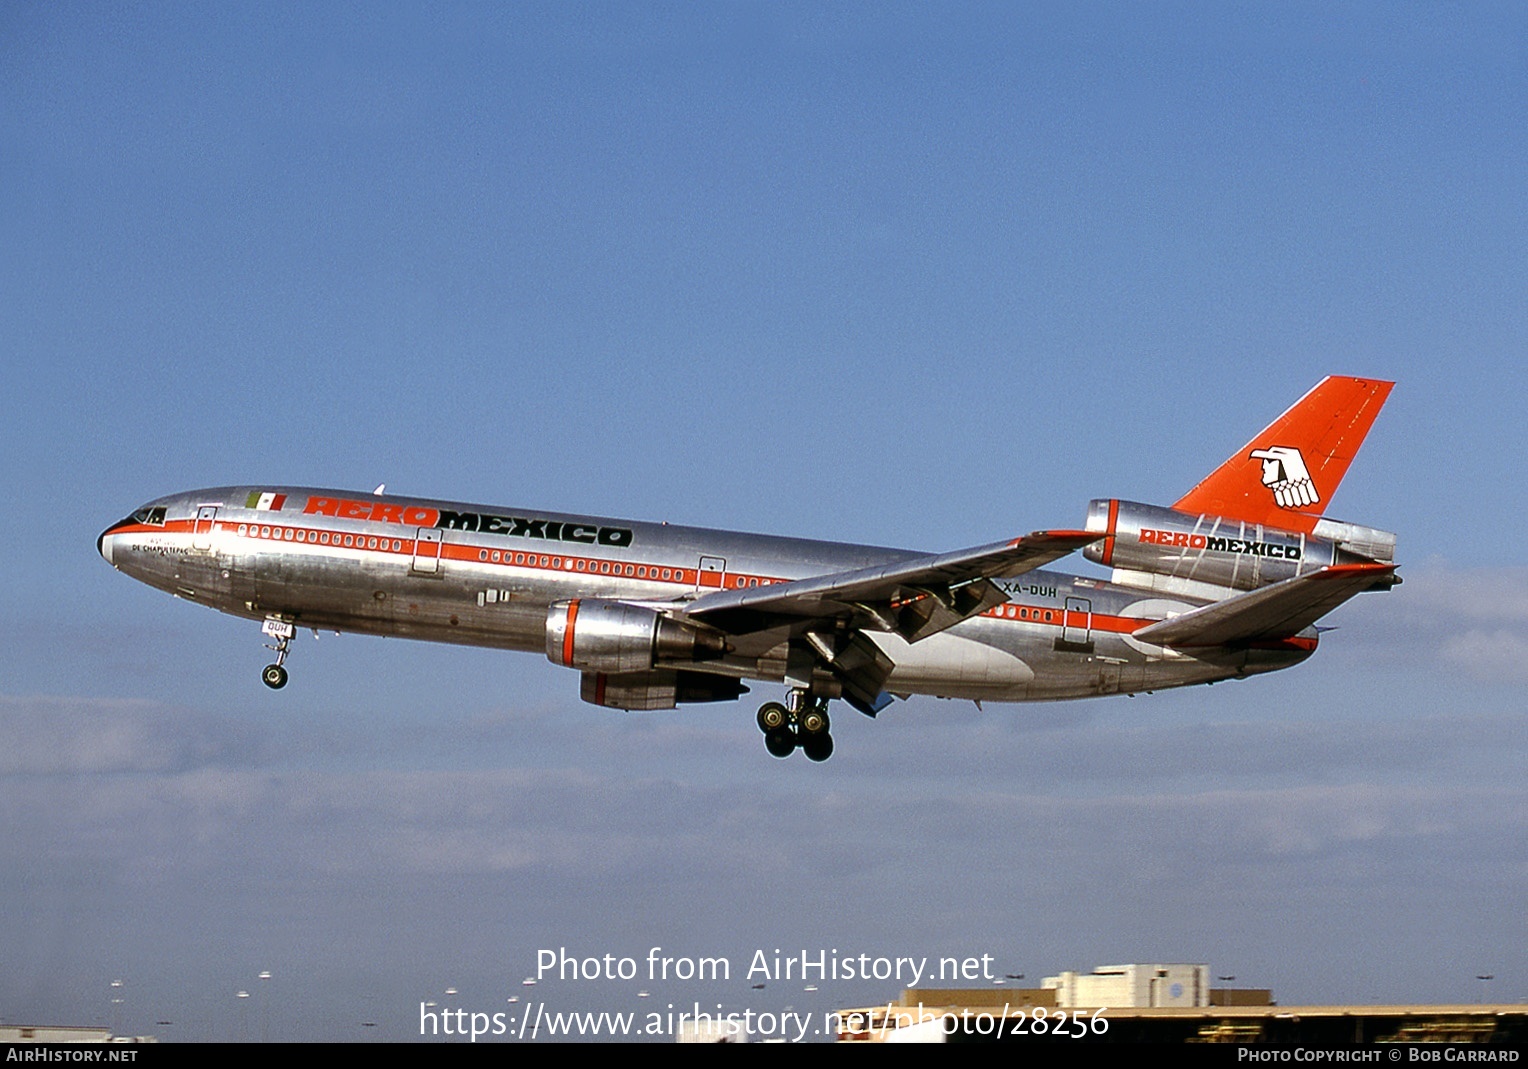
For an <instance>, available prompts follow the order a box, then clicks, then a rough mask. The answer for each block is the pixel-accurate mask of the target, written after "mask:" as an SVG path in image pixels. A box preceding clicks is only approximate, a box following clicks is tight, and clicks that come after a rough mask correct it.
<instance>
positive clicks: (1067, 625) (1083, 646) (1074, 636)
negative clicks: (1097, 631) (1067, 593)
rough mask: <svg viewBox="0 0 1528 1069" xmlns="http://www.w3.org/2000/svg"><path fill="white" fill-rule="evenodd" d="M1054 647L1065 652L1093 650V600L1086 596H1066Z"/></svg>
mask: <svg viewBox="0 0 1528 1069" xmlns="http://www.w3.org/2000/svg"><path fill="white" fill-rule="evenodd" d="M1056 649H1057V650H1058V651H1062V652H1066V653H1092V652H1093V602H1092V601H1090V600H1089V599H1087V598H1067V599H1066V611H1064V612H1063V613H1062V614H1061V637H1060V638H1058V639H1057V640H1056Z"/></svg>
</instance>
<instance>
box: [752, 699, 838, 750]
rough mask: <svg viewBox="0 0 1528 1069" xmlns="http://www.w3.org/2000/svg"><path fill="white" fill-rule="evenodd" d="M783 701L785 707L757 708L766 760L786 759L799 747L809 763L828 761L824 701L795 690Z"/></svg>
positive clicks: (774, 704) (829, 739)
mask: <svg viewBox="0 0 1528 1069" xmlns="http://www.w3.org/2000/svg"><path fill="white" fill-rule="evenodd" d="M787 700H788V703H789V704H788V705H781V704H780V703H779V702H765V703H764V704H763V705H761V706H759V717H758V720H759V730H760V731H762V732H763V733H764V748H765V749H766V750H768V751H769V753H770V756H772V757H789V756H790V755H791V754H793V753H795V752H796V748H797V747H800V748H801V751H802V753H804V754H806V756H807V760H809V761H826V760H827V759H828V758H830V757H832V756H833V736H832V735H830V734H828V729H829V728H830V727H832V724H831V723H830V721H829V720H828V699H826V698H818V697H814V696H813V695H811V694H810V693H808V692H807V691H805V690H800V689H797V690H793V691H791V693H790V697H789V699H787Z"/></svg>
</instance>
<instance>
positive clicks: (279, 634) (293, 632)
mask: <svg viewBox="0 0 1528 1069" xmlns="http://www.w3.org/2000/svg"><path fill="white" fill-rule="evenodd" d="M260 630H261V631H262V632H263V633H264V634H267V635H270V636H271V638H273V639H275V640H276V644H275V645H274V646H273V645H271V644H270V643H269V642H267V643H266V644H265V648H266V649H268V650H274V651H275V653H276V663H275V664H268V665H266V666H265V667H264V668H262V669H261V670H260V682H262V683H264V684H265V685H266V686H267V687H270V688H271V689H272V690H280V689H281V688H282V687H284V686H286V684H287V670H286V669H285V668H284V667H282V665H283V663H284V662H285V661H286V657H287V647H289V646H290V645H291V644H292V639H294V638H296V637H297V625H296V624H290V623H287V622H286V621H285V620H278V619H277V618H276V617H274V616H267V617H266V618H265V626H263V627H262V628H261V629H260Z"/></svg>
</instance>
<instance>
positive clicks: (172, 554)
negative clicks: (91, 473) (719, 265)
mask: <svg viewBox="0 0 1528 1069" xmlns="http://www.w3.org/2000/svg"><path fill="white" fill-rule="evenodd" d="M1393 385H1394V384H1393V383H1391V382H1386V381H1382V380H1375V379H1363V378H1353V377H1342V376H1329V377H1327V378H1325V379H1323V380H1322V381H1321V382H1320V383H1318V384H1317V385H1316V386H1315V387H1314V388H1313V389H1311V390H1310V391H1309V392H1308V393H1307V394H1306V395H1305V396H1304V397H1302V398H1301V399H1300V400H1299V401H1297V402H1296V403H1295V404H1294V405H1293V406H1291V407H1290V408H1289V409H1288V410H1287V411H1286V412H1284V414H1283V415H1281V416H1279V418H1278V419H1276V420H1274V421H1273V422H1272V423H1271V424H1269V425H1268V427H1267V428H1265V429H1264V430H1263V431H1262V432H1260V433H1259V434H1258V435H1257V436H1256V437H1254V438H1253V439H1252V440H1251V441H1250V442H1248V443H1247V444H1246V445H1245V446H1243V447H1242V448H1241V449H1240V450H1238V451H1237V452H1236V453H1233V454H1232V455H1231V457H1230V458H1229V459H1227V460H1226V461H1225V462H1224V463H1223V464H1221V465H1220V467H1218V468H1216V469H1215V470H1214V471H1213V472H1212V473H1211V474H1210V475H1209V476H1208V477H1206V478H1205V479H1204V480H1203V481H1201V482H1200V483H1199V484H1198V485H1197V486H1195V487H1194V488H1193V489H1191V490H1190V491H1189V492H1188V493H1187V494H1185V495H1184V496H1183V497H1181V498H1180V499H1179V500H1178V501H1176V502H1174V503H1173V504H1172V505H1171V506H1170V507H1168V506H1160V505H1148V504H1141V503H1138V502H1133V501H1122V500H1119V499H1116V498H1107V499H1099V500H1094V501H1093V502H1091V504H1090V505H1089V507H1088V512H1087V518H1086V521H1085V523H1084V526H1083V527H1082V528H1081V529H1050V530H1039V531H1035V532H1033V533H1031V534H1027V535H1023V536H1021V537H1017V538H1008V539H1005V540H1002V541H998V542H993V543H990V544H986V545H980V546H976V547H973V548H970V549H963V550H956V551H954V552H947V553H934V554H929V553H920V552H915V551H911V550H905V549H890V548H883V547H877V546H862V545H849V544H841V543H834V542H825V541H812V540H807V539H800V538H785V537H776V536H770V535H759V534H744V533H737V532H730V531H718V530H706V529H702V528H694V527H682V526H671V525H669V524H659V523H642V522H634V521H627V520H613V519H604V518H598V517H592V516H583V515H570V514H564V513H554V512H542V511H530V510H525V509H519V508H503V507H494V506H485V505H473V504H462V503H457V502H447V501H434V500H426V499H423V498H415V497H410V496H398V495H391V494H386V493H384V492H383V490H384V487H378V488H377V490H376V491H375V492H373V493H369V494H368V493H361V492H355V491H342V490H327V489H315V488H308V487H296V486H276V485H259V486H237V487H221V488H216V489H208V490H194V491H191V492H189V493H181V494H173V495H170V496H168V497H161V498H158V499H157V500H154V501H151V502H149V503H148V504H146V505H144V506H143V507H142V508H139V509H137V510H135V511H134V512H133V513H132V515H130V516H128V517H127V518H125V519H123V520H121V521H119V522H118V523H115V524H112V525H111V526H110V527H108V528H107V529H106V530H105V531H104V532H102V534H101V536H100V538H99V539H98V540H97V543H96V544H97V548H98V550H99V551H100V553H101V555H102V556H103V557H105V558H106V560H107V562H108V563H110V564H111V565H112V566H113V567H114V568H116V569H118V570H119V571H122V572H125V573H127V574H128V575H130V576H132V577H133V578H135V579H138V580H141V581H142V582H144V583H147V584H148V585H150V586H153V587H157V588H158V589H160V590H163V591H166V592H167V593H170V594H172V595H174V596H176V597H179V598H184V599H186V600H188V601H193V602H197V603H199V604H202V605H207V606H209V607H211V608H214V609H218V610H219V611H221V612H225V613H229V614H231V615H234V616H241V617H246V618H248V619H251V620H256V621H260V622H261V623H262V631H263V633H264V634H265V635H266V636H269V637H270V639H272V640H273V643H268V644H267V648H269V649H271V650H273V651H274V652H275V655H276V656H275V661H274V663H272V664H269V665H267V666H266V667H265V669H264V670H263V672H262V679H263V680H264V682H265V684H266V686H268V687H271V688H273V689H278V690H279V689H280V688H281V687H283V686H285V685H286V683H287V679H288V674H287V668H286V660H287V656H288V653H289V652H290V647H291V643H292V640H293V639H294V638H295V637H296V635H297V630H298V628H299V627H306V628H311V629H312V630H313V633H314V635H315V636H317V634H318V632H319V630H320V629H325V630H334V631H337V632H342V631H348V632H357V633H361V634H371V635H393V636H399V637H403V638H414V639H423V640H427V641H436V642H453V643H463V644H468V645H476V646H488V647H496V648H502V649H510V650H522V651H527V652H538V651H539V652H544V653H545V655H546V657H547V658H548V659H549V660H550V661H551V662H552V663H553V664H556V665H560V666H563V667H566V668H571V669H573V670H575V671H577V672H578V673H579V674H580V688H579V694H580V697H581V698H582V699H583V700H584V701H586V702H591V703H593V704H595V705H600V706H605V707H609V708H614V709H623V710H657V709H672V708H675V707H676V706H677V705H680V704H683V703H691V702H729V701H733V700H735V699H737V698H739V697H741V696H742V695H743V694H745V693H747V692H748V689H749V688H748V687H747V686H746V681H762V682H765V683H771V684H784V686H785V687H786V688H787V695H786V700H785V701H784V702H779V701H768V702H765V703H764V704H763V705H761V706H760V707H759V709H758V714H757V722H758V726H759V728H760V730H761V731H762V732H763V734H764V743H765V747H766V749H767V750H768V752H769V753H770V754H772V755H774V756H775V757H782V758H783V757H789V756H790V755H791V754H793V753H794V752H795V751H796V750H797V749H800V750H802V751H803V752H804V753H805V754H806V756H807V757H808V758H809V759H810V760H813V761H824V760H827V758H828V757H829V756H830V755H831V754H832V752H833V738H832V734H831V722H830V718H829V703H830V702H831V701H833V700H842V701H843V702H844V703H846V704H847V705H848V706H850V707H851V708H853V709H855V710H857V711H858V712H860V713H863V714H865V715H867V716H871V717H874V716H875V715H876V714H877V713H879V712H880V711H881V710H882V709H884V708H885V707H886V706H887V705H888V704H889V703H890V702H891V701H892V700H893V699H894V698H903V699H905V698H908V697H910V696H912V695H915V694H920V695H933V696H936V697H941V698H961V699H970V700H974V701H976V702H977V703H978V704H980V703H981V702H983V701H993V702H1021V701H1053V700H1060V699H1072V698H1088V697H1096V696H1102V695H1112V694H1121V693H1123V694H1130V695H1134V694H1136V693H1141V692H1152V691H1157V690H1162V689H1166V688H1169V687H1181V686H1189V685H1192V684H1199V683H1214V682H1217V681H1219V680H1223V679H1236V678H1242V677H1246V676H1251V675H1258V674H1262V673H1266V672H1272V671H1276V670H1278V669H1282V668H1288V667H1290V666H1292V665H1295V664H1298V663H1300V662H1302V661H1304V660H1305V659H1306V658H1308V657H1309V656H1310V655H1311V654H1312V653H1313V652H1314V651H1315V649H1316V645H1317V642H1318V640H1319V629H1318V628H1317V627H1316V626H1315V624H1316V621H1317V620H1318V619H1320V618H1321V617H1323V616H1324V615H1326V614H1327V613H1328V612H1330V611H1332V610H1333V609H1335V608H1336V607H1337V606H1338V605H1341V604H1342V603H1343V602H1345V601H1347V600H1348V599H1349V598H1351V597H1353V596H1354V595H1356V594H1358V593H1360V592H1362V591H1368V590H1388V589H1389V588H1391V587H1393V586H1395V585H1397V584H1398V583H1400V581H1401V580H1400V577H1399V576H1397V575H1396V564H1395V543H1396V536H1395V535H1394V534H1393V533H1391V532H1388V531H1381V530H1377V529H1375V528H1371V527H1365V526H1361V525H1359V524H1353V523H1347V522H1343V521H1339V520H1331V519H1327V518H1326V517H1325V515H1324V511H1325V508H1326V505H1327V503H1328V502H1329V500H1330V498H1331V495H1332V493H1333V492H1334V491H1335V490H1336V488H1337V485H1338V483H1339V482H1340V481H1341V480H1342V478H1343V476H1344V475H1345V474H1346V473H1347V469H1348V466H1349V465H1350V464H1351V463H1352V460H1353V458H1354V456H1355V454H1356V453H1357V451H1358V448H1359V446H1360V445H1361V444H1362V442H1363V440H1364V437H1365V436H1366V435H1367V434H1368V431H1369V428H1370V427H1371V426H1372V425H1373V422H1374V419H1375V417H1376V416H1377V415H1378V414H1379V410H1380V408H1381V407H1382V406H1383V405H1384V403H1385V400H1386V399H1387V397H1388V396H1389V394H1390V390H1391V387H1392V386H1393ZM1076 550H1081V551H1082V554H1083V556H1084V557H1085V558H1086V559H1088V560H1090V561H1093V562H1095V563H1097V564H1101V565H1103V566H1104V567H1106V568H1109V569H1111V572H1110V576H1109V578H1108V579H1107V580H1104V579H1096V578H1087V577H1083V576H1074V575H1068V574H1064V573H1057V572H1050V571H1042V570H1040V569H1041V568H1042V566H1044V565H1047V564H1050V563H1052V562H1053V561H1056V560H1059V559H1060V558H1062V557H1065V556H1066V555H1068V554H1070V553H1072V552H1074V551H1076Z"/></svg>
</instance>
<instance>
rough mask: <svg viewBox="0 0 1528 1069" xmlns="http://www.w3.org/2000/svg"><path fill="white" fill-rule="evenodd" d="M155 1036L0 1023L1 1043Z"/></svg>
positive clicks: (103, 1040)
mask: <svg viewBox="0 0 1528 1069" xmlns="http://www.w3.org/2000/svg"><path fill="white" fill-rule="evenodd" d="M153 1042H155V1040H154V1037H153V1036H114V1035H112V1034H111V1029H110V1028H89V1027H83V1026H79V1025H63V1024H38V1025H32V1024H0V1043H153Z"/></svg>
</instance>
